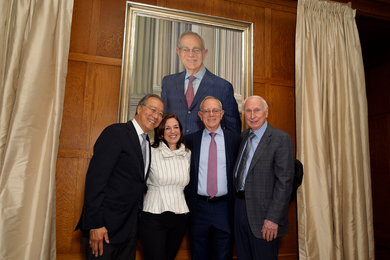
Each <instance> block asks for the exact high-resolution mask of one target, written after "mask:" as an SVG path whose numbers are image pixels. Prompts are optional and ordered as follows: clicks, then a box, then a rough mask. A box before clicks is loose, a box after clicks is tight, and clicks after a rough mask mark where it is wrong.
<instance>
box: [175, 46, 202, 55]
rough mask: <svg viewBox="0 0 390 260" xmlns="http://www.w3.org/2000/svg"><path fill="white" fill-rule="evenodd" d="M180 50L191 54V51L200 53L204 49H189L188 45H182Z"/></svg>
mask: <svg viewBox="0 0 390 260" xmlns="http://www.w3.org/2000/svg"><path fill="white" fill-rule="evenodd" d="M179 50H180V51H181V52H182V53H185V54H189V53H190V51H192V53H195V54H200V53H201V52H202V51H203V49H200V48H196V47H195V48H193V49H189V48H187V47H182V48H179Z"/></svg>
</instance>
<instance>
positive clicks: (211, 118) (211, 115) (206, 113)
mask: <svg viewBox="0 0 390 260" xmlns="http://www.w3.org/2000/svg"><path fill="white" fill-rule="evenodd" d="M200 109H201V111H199V112H198V115H199V117H200V120H202V121H203V124H204V126H205V127H206V128H207V130H209V131H210V132H215V130H217V129H218V127H219V126H220V124H221V120H222V117H223V114H224V113H225V111H223V110H222V109H221V104H220V103H219V102H218V100H216V99H214V98H209V99H206V100H204V101H203V103H202V107H201V108H200Z"/></svg>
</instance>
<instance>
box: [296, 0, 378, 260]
mask: <svg viewBox="0 0 390 260" xmlns="http://www.w3.org/2000/svg"><path fill="white" fill-rule="evenodd" d="M295 67H296V74H295V80H296V82H295V83H296V93H295V94H296V124H297V125H296V128H297V129H296V133H297V158H298V159H299V160H300V161H301V162H302V163H303V165H304V171H305V176H304V180H303V183H302V186H301V188H300V189H299V190H298V195H297V203H298V241H299V257H300V258H299V259H351V260H352V259H353V260H355V259H362V260H366V259H374V235H373V216H372V197H371V173H370V161H369V158H370V157H369V143H368V112H367V98H366V89H365V78H364V67H363V59H362V54H361V47H360V40H359V35H358V31H357V27H356V22H355V11H354V10H352V9H351V8H350V7H348V6H346V5H344V4H340V3H335V2H332V3H330V2H326V1H318V0H298V10H297V28H296V63H295Z"/></svg>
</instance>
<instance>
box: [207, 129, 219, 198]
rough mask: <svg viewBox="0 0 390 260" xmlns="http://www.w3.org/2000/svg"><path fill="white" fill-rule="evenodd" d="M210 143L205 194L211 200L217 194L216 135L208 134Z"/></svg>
mask: <svg viewBox="0 0 390 260" xmlns="http://www.w3.org/2000/svg"><path fill="white" fill-rule="evenodd" d="M210 135H211V142H210V147H209V165H208V168H207V193H208V194H209V195H210V197H211V198H213V197H214V196H215V195H216V194H217V192H218V182H217V143H216V142H215V139H214V136H215V135H216V133H210Z"/></svg>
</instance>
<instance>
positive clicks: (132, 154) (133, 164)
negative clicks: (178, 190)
mask: <svg viewBox="0 0 390 260" xmlns="http://www.w3.org/2000/svg"><path fill="white" fill-rule="evenodd" d="M149 149H150V147H149ZM149 154H150V150H149ZM147 177H148V176H147V175H146V177H145V173H144V163H143V159H142V151H141V145H140V142H139V138H138V135H137V131H136V130H135V128H134V125H133V123H132V122H131V121H129V122H127V123H122V124H113V125H110V126H108V127H107V128H106V129H104V130H103V132H102V133H101V135H100V136H99V138H98V139H97V141H96V143H95V146H94V154H93V157H92V158H91V161H90V164H89V168H88V171H87V176H86V180H85V196H84V208H83V214H82V216H81V218H80V221H79V224H78V226H77V227H76V229H78V228H80V229H81V230H82V231H83V236H86V237H88V236H89V230H90V229H96V228H100V227H103V226H105V227H106V229H107V230H108V237H109V239H110V244H121V243H123V242H125V240H126V239H127V238H128V237H129V235H130V233H131V230H132V229H133V227H134V224H135V221H136V218H137V216H138V213H139V210H140V209H141V208H142V203H143V194H144V187H145V182H146V179H147Z"/></svg>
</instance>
